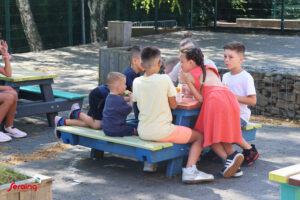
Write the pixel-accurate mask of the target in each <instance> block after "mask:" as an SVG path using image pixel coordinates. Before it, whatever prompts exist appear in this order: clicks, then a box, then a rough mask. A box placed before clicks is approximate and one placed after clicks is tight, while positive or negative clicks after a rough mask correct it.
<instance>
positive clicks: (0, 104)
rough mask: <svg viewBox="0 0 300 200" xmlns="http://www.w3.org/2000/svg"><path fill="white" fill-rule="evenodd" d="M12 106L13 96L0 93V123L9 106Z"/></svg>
mask: <svg viewBox="0 0 300 200" xmlns="http://www.w3.org/2000/svg"><path fill="white" fill-rule="evenodd" d="M12 104H13V96H12V95H9V94H8V93H6V92H3V93H0V122H1V123H2V121H3V119H4V117H5V116H6V115H7V113H8V111H9V109H10V107H11V105H12Z"/></svg>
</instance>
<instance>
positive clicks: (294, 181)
mask: <svg viewBox="0 0 300 200" xmlns="http://www.w3.org/2000/svg"><path fill="white" fill-rule="evenodd" d="M289 184H290V185H294V186H298V187H300V173H299V174H296V175H294V176H291V177H290V178H289Z"/></svg>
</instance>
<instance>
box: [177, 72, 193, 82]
mask: <svg viewBox="0 0 300 200" xmlns="http://www.w3.org/2000/svg"><path fill="white" fill-rule="evenodd" d="M179 76H180V80H181V81H182V82H184V83H186V84H188V83H194V78H193V76H192V75H191V74H190V73H184V72H181V73H180V75H179Z"/></svg>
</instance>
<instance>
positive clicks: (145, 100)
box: [132, 74, 176, 140]
mask: <svg viewBox="0 0 300 200" xmlns="http://www.w3.org/2000/svg"><path fill="white" fill-rule="evenodd" d="M132 88H133V101H134V102H137V107H138V109H139V111H140V113H139V125H138V133H139V137H140V138H142V139H144V140H160V139H163V138H165V137H167V136H169V135H170V134H171V133H173V131H174V129H175V125H174V124H172V119H173V118H172V112H171V108H170V105H169V100H168V97H174V96H175V95H176V89H175V87H174V85H173V83H172V81H171V79H170V78H169V76H168V75H166V74H153V75H151V76H148V77H146V76H141V77H138V78H135V79H134V81H133V86H132Z"/></svg>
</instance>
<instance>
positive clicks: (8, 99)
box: [3, 93, 15, 105]
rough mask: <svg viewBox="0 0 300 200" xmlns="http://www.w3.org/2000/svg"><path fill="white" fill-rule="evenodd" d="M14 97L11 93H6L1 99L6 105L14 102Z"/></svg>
mask: <svg viewBox="0 0 300 200" xmlns="http://www.w3.org/2000/svg"><path fill="white" fill-rule="evenodd" d="M14 99H15V97H14V96H13V94H11V93H6V95H5V96H4V98H3V101H4V103H5V104H7V105H12V104H13V103H14Z"/></svg>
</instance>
